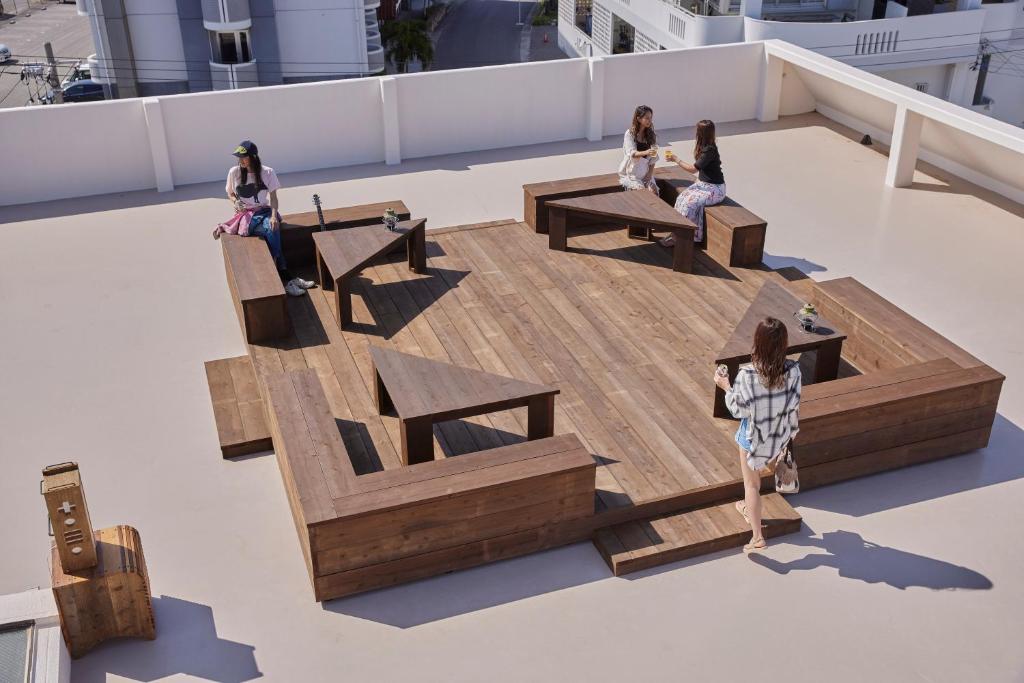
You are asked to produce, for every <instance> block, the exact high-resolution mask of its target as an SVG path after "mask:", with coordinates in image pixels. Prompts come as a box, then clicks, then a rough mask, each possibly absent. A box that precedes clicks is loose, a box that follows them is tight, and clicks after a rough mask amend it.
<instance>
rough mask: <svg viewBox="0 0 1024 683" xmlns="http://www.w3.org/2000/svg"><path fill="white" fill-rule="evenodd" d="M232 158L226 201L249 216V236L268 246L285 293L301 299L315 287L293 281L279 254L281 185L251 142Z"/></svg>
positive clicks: (241, 146)
mask: <svg viewBox="0 0 1024 683" xmlns="http://www.w3.org/2000/svg"><path fill="white" fill-rule="evenodd" d="M232 154H233V155H234V156H236V157H238V164H237V165H235V166H232V167H231V169H230V170H229V171H228V180H227V185H226V186H225V190H227V193H228V199H229V200H231V204H232V205H233V206H234V207H235V211H236V212H239V213H241V212H245V211H251V212H252V217H251V218H250V219H249V227H248V234H249V235H251V236H254V237H259V238H260V239H262V240H263V241H264V242H266V243H267V248H269V249H270V255H271V256H272V257H273V258H274V265H276V266H277V272H278V275H280V276H281V282H283V283H284V285H285V287H284V288H285V291H286V292H288V294H290V295H292V296H302V295H303V294H305V293H306V290H307V289H309V288H310V287H313V286H314V285H315V284H316V283H314V282H312V281H310V280H303V279H302V278H299V277H293V276H292V274H291V273H290V272H289V271H288V266H287V264H286V263H285V259H284V252H283V251H282V250H281V214H280V213H278V211H277V191H278V190H279V189H280V188H281V181H279V180H278V179H277V174H276V173H274V169H272V168H271V167H270V166H265V165H263V162H261V161H260V155H259V149H257V147H256V145H255V143H253V142H252V141H250V140H244V141H242V142H241V143H240V144H239V145H238V147H236V148H235V151H234V152H233V153H232ZM215 236H218V235H216V234H215Z"/></svg>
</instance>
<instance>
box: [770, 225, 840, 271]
mask: <svg viewBox="0 0 1024 683" xmlns="http://www.w3.org/2000/svg"><path fill="white" fill-rule="evenodd" d="M768 229H769V230H771V226H768ZM761 260H762V261H763V262H764V264H765V265H766V266H768V267H769V268H771V269H772V270H777V271H779V274H780V275H782V277H784V278H785V279H787V280H789V281H790V282H794V281H796V280H806V279H807V278H808V276H809V275H810V274H811V273H826V272H828V268H826V267H825V266H823V265H821V264H820V263H815V262H814V261H808V260H807V259H805V258H801V257H799V256H781V255H778V254H769V253H768V252H765V253H764V256H763V257H762V259H761Z"/></svg>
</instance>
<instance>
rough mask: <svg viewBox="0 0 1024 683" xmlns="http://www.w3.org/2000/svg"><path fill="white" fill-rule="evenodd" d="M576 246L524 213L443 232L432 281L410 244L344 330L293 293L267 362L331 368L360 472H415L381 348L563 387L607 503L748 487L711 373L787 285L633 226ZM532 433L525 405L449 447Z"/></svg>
mask: <svg viewBox="0 0 1024 683" xmlns="http://www.w3.org/2000/svg"><path fill="white" fill-rule="evenodd" d="M571 248H572V251H570V252H568V253H564V252H558V251H552V250H549V249H548V246H547V236H546V235H537V234H534V232H533V231H532V230H531V229H530V228H529V226H527V225H526V224H524V223H516V222H512V221H509V222H498V224H496V225H490V224H483V225H471V226H465V227H463V228H457V229H454V230H452V231H442V232H441V234H431V235H430V239H429V245H428V256H429V273H428V274H427V275H425V276H418V275H415V274H413V273H411V272H410V271H409V270H408V268H407V267H406V266H405V262H404V253H403V254H400V255H396V256H394V257H392V258H391V259H390V261H389V262H385V263H381V264H379V265H375V266H373V267H371V268H368V269H367V270H365V271H364V272H363V277H362V278H361V279H360V280H359V282H358V284H357V285H356V287H355V288H354V289H353V294H354V297H353V301H354V314H353V324H352V325H351V326H346V328H345V329H344V330H343V331H342V330H339V328H338V325H337V321H336V320H335V317H334V313H333V311H332V308H331V306H332V303H331V293H330V292H324V291H323V290H320V289H314V290H311V291H310V292H309V294H310V296H309V297H302V298H297V299H296V298H292V299H290V300H289V302H288V303H289V312H290V314H291V318H292V321H293V324H294V326H295V333H294V335H293V336H291V337H290V338H288V339H285V340H282V341H281V342H277V343H273V344H268V343H263V344H257V345H254V346H253V348H252V351H251V354H252V355H253V357H254V364H255V366H256V368H257V372H258V373H259V374H260V375H270V374H273V373H275V372H281V371H282V370H286V371H287V370H295V369H301V368H304V367H311V368H314V369H317V370H318V371H319V374H320V378H321V383H322V384H323V385H324V387H325V392H326V394H327V397H328V400H329V401H330V403H331V409H332V412H333V414H334V417H335V419H336V420H337V421H338V423H339V425H340V427H341V431H342V436H343V438H344V440H345V443H346V446H347V447H348V450H349V453H350V455H351V456H352V459H353V462H354V466H355V470H356V472H357V474H365V473H368V472H372V471H376V470H380V469H394V468H398V467H401V462H400V459H399V455H398V453H400V451H401V447H400V441H399V439H400V436H399V426H398V419H397V418H396V417H394V416H388V415H384V416H380V415H378V414H377V410H376V407H375V405H374V403H373V375H372V372H373V369H372V364H371V359H370V356H369V346H370V345H376V346H385V347H389V348H393V349H395V350H397V351H403V352H405V353H410V354H413V355H416V356H422V357H426V358H431V359H434V360H441V361H445V362H449V363H452V364H455V365H459V366H463V367H469V368H475V369H479V370H485V371H487V372H492V373H496V374H499V375H505V376H513V377H516V378H518V379H523V380H528V381H531V382H536V383H540V384H544V385H548V386H553V387H556V388H557V389H559V390H560V392H561V393H560V394H559V396H558V399H557V401H556V404H555V433H556V434H567V433H576V434H577V435H578V436H579V437H580V439H581V440H582V441H583V442H584V445H585V446H586V447H587V448H588V450H589V451H590V452H591V453H593V454H595V455H597V456H598V462H599V468H598V474H597V489H598V493H597V496H598V500H597V509H598V511H601V510H606V509H612V508H619V507H624V506H632V505H638V504H642V503H645V502H650V501H652V500H656V499H663V498H668V497H677V498H678V499H679V505H678V507H685V503H686V496H685V494H687V493H689V492H697V491H699V490H702V489H705V488H709V487H721V486H723V485H726V484H733V483H736V482H737V481H738V480H739V478H740V472H739V462H738V459H737V455H736V449H735V447H734V446H733V439H732V435H733V433H734V432H735V422H734V421H732V420H727V419H717V418H714V417H713V416H712V414H711V405H712V391H711V389H712V388H713V385H711V384H710V383H709V381H708V380H709V375H710V372H711V371H712V370H713V368H714V362H713V361H714V358H715V355H716V354H717V353H718V351H719V350H720V349H721V348H722V346H723V345H724V344H725V342H726V340H727V338H728V337H729V335H731V333H732V330H733V329H734V328H735V326H736V323H737V322H738V321H739V319H740V318H741V317H742V316H743V314H744V312H745V311H746V309H747V307H748V306H749V305H750V301H751V300H752V299H753V297H754V295H755V294H756V292H757V291H758V289H759V288H760V287H761V285H762V284H763V283H765V282H766V281H773V282H780V283H783V284H787V285H788V283H787V281H786V279H785V278H784V277H783V276H781V275H779V274H778V273H776V272H774V271H772V270H770V269H768V268H764V269H756V270H755V269H747V268H726V267H723V266H721V265H719V264H717V263H715V262H714V261H713V260H711V259H710V258H708V257H707V256H706V255H704V254H703V253H700V254H699V255H698V256H697V263H696V266H695V269H694V275H695V276H696V277H693V276H681V275H680V274H678V273H675V272H673V271H672V269H671V265H672V264H671V251H670V250H668V249H665V248H663V247H661V246H660V245H658V244H656V243H654V242H642V241H636V240H631V239H629V238H627V237H626V235H625V233H624V232H623V231H621V230H614V231H609V230H603V229H600V228H595V229H592V230H587V231H583V232H579V233H576V232H574V234H573V237H572V239H571ZM307 275H308V276H309V277H313V273H312V271H310V272H308V273H307ZM793 288H794V291H800V287H799V285H793ZM808 368H809V369H808V372H811V370H810V368H813V365H812V364H811V365H808ZM845 370H846V373H845V374H852V373H854V372H856V371H855V370H854V369H853V368H851V367H850V366H848V365H847V366H846V367H845ZM811 378H812V375H810V374H809V375H808V380H810V379H811ZM525 434H526V409H525V408H520V409H516V410H509V411H502V412H499V413H494V414H492V415H486V416H481V417H477V418H467V419H465V420H459V421H452V422H448V423H441V424H440V425H439V426H438V428H437V429H435V439H436V444H435V453H438V454H439V455H441V456H455V455H460V454H465V453H470V452H475V451H480V450H485V449H488V448H496V447H498V446H502V445H505V444H509V443H517V442H520V441H523V440H524V439H525Z"/></svg>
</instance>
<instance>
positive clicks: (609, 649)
mask: <svg viewBox="0 0 1024 683" xmlns="http://www.w3.org/2000/svg"><path fill="white" fill-rule="evenodd" d="M721 129H722V130H721V135H722V136H723V137H722V139H721V141H720V147H721V149H722V153H723V157H724V159H725V172H726V176H727V178H728V181H729V188H730V194H731V195H733V196H734V197H736V198H737V199H738V200H739V201H740V202H742V203H744V204H746V205H748V206H749V207H750V208H751V209H752V210H753V211H755V212H756V213H758V214H760V215H762V216H765V217H766V218H767V219H768V222H769V232H768V242H767V251H768V252H769V253H770V257H768V259H767V260H768V261H769V263H771V264H773V265H782V264H793V265H797V266H798V267H801V268H802V269H804V270H805V271H807V272H810V273H811V275H812V276H813V277H815V278H817V279H828V278H831V277H837V276H841V275H847V274H853V275H855V276H856V277H858V278H859V279H860V280H862V281H863V282H864V283H865V284H867V285H868V286H870V287H872V288H874V289H876V290H877V291H879V292H880V293H881V294H883V295H884V296H886V297H888V298H890V299H891V300H893V301H894V302H896V303H897V304H899V305H901V306H903V307H904V308H906V309H907V310H908V311H909V312H911V313H912V314H913V315H915V316H917V317H919V318H920V319H921V320H923V321H925V322H926V323H928V324H929V325H932V326H933V327H935V328H936V329H937V330H939V331H940V332H942V333H943V334H945V335H947V336H948V337H950V338H951V339H953V340H954V341H956V342H957V343H959V344H961V345H963V346H965V347H966V348H967V349H968V350H970V351H971V352H972V353H974V354H975V355H977V356H979V357H981V358H982V359H983V360H985V361H986V362H988V363H989V364H991V365H992V366H994V367H995V368H997V369H998V370H1000V371H1002V372H1003V373H1005V374H1006V376H1007V382H1006V385H1005V387H1004V390H1003V398H1002V402H1001V404H1000V416H999V417H998V418H997V422H996V426H995V429H994V431H993V435H992V441H991V444H990V446H989V447H988V448H987V449H985V450H983V451H979V452H976V453H973V454H969V455H966V456H961V457H958V458H953V459H950V460H946V461H942V462H938V463H933V464H929V465H924V466H919V467H914V468H910V469H907V470H902V471H898V472H893V473H888V474H885V475H880V476H875V477H871V478H867V479H862V480H858V481H855V482H849V483H846V484H842V485H838V486H833V487H828V488H825V489H820V490H815V491H811V492H808V493H806V494H801V495H799V496H796V497H794V498H793V499H792V502H793V503H794V504H795V505H796V506H797V507H798V509H799V510H800V512H801V514H802V515H803V516H804V520H805V526H806V528H805V531H804V533H803V534H802V535H799V536H796V537H790V538H787V539H782V540H780V542H778V543H777V544H775V545H773V546H772V547H771V548H770V550H769V551H768V552H767V553H765V555H764V557H765V558H768V559H767V560H761V561H757V560H755V559H752V558H749V557H746V556H744V555H742V554H741V553H738V552H726V553H720V554H717V555H713V556H709V557H707V558H702V559H699V560H694V561H689V562H683V563H677V564H673V565H668V566H666V567H662V568H659V569H657V570H653V571H649V572H645V573H641V574H637V575H633V576H630V577H628V578H614V577H612V576H610V573H609V571H608V570H607V568H606V567H605V565H604V563H603V562H602V560H601V559H600V557H599V556H598V553H597V552H596V550H594V549H593V547H592V546H591V545H590V544H578V545H575V546H571V547H567V548H562V549H558V550H554V551H550V552H546V553H541V554H537V555H533V556H529V557H524V558H520V559H516V560H511V561H507V562H502V563H498V564H494V565H490V566H486V567H481V568H478V569H474V570H469V571H464V572H459V573H456V574H452V575H448V576H444V577H439V578H435V579H429V580H425V581H421V582H417V583H414V584H409V585H405V586H401V587H397V588H394V589H390V590H383V591H377V592H373V593H369V594H366V595H362V596H356V597H353V598H349V599H345V600H337V601H333V602H330V603H327V604H325V605H323V606H321V605H320V604H317V603H314V602H313V601H312V598H311V592H310V587H309V581H308V577H307V576H306V573H305V569H304V566H303V563H302V559H301V555H300V552H299V548H298V543H297V540H296V537H295V531H294V527H293V525H292V522H291V518H290V515H289V511H288V506H287V503H286V500H285V496H284V491H283V488H282V485H281V481H280V475H279V473H278V471H277V466H276V463H275V461H274V459H273V457H270V456H254V457H251V458H249V459H244V460H242V461H239V462H225V461H223V460H221V459H220V457H219V453H218V449H217V438H216V433H215V429H214V424H213V417H212V414H211V409H210V404H209V396H208V393H207V387H206V380H205V376H204V373H203V361H204V360H208V359H214V358H222V357H226V356H233V355H238V354H241V353H243V352H244V347H243V345H242V341H241V337H240V333H239V330H238V324H237V321H236V319H235V315H234V311H233V310H232V307H231V303H230V300H229V298H228V292H227V288H226V286H225V283H224V275H223V264H222V261H221V256H220V249H219V247H218V245H216V244H215V243H214V242H212V241H211V240H210V238H209V232H210V229H211V228H212V226H213V224H214V223H215V222H216V221H217V220H219V219H221V218H223V217H224V213H225V209H227V204H226V203H225V202H224V201H223V200H222V199H220V197H221V192H222V186H221V185H220V184H218V183H211V184H207V185H203V186H196V187H187V188H181V189H179V190H177V191H175V192H173V193H170V194H156V193H151V192H143V193H132V194H127V195H120V196H108V197H99V198H93V199H80V200H68V201H61V202H54V203H48V204H38V205H30V206H23V207H14V208H7V209H5V210H4V212H3V213H2V214H0V244H3V245H4V248H3V249H2V250H0V326H2V331H3V334H2V337H0V338H2V340H3V342H2V343H3V347H2V353H0V378H3V379H2V382H0V463H2V469H0V519H2V520H4V524H3V527H2V528H3V531H2V532H0V542H2V548H3V553H2V554H0V593H8V592H15V591H20V590H24V589H26V588H30V587H32V586H42V585H46V584H47V581H48V574H47V571H48V570H47V555H48V553H47V547H48V543H49V539H48V538H47V537H46V520H45V511H44V507H43V503H42V500H41V499H40V497H39V496H38V489H37V481H38V480H39V478H40V470H41V468H42V467H43V466H44V465H46V464H49V463H55V462H60V461H64V460H76V461H78V462H79V463H80V464H81V466H82V469H83V474H84V479H85V486H86V491H87V494H88V497H89V503H90V510H91V513H92V518H93V521H94V523H95V524H96V525H97V526H107V525H112V524H116V523H128V524H132V525H134V526H136V527H137V528H138V529H139V530H140V532H141V533H142V539H143V544H144V547H145V551H146V559H147V562H148V564H149V567H150V573H151V577H152V584H153V592H154V596H155V599H154V607H155V610H156V618H157V630H158V634H159V636H158V638H157V640H156V641H154V642H149V643H147V642H131V641H124V642H119V643H111V644H108V645H105V646H103V647H102V648H100V649H99V650H97V651H95V652H93V653H92V654H90V655H89V656H87V657H85V658H84V659H82V660H79V661H77V662H75V663H74V668H73V677H72V680H73V681H77V682H91V681H102V680H111V681H122V680H139V681H152V680H158V679H160V680H163V679H165V677H166V678H167V679H168V680H190V679H208V680H214V681H225V682H236V681H237V682H240V681H245V680H251V679H254V678H259V677H262V678H263V679H264V680H268V681H340V680H353V681H371V680H372V681H401V680H409V679H416V680H424V681H476V680H489V681H523V680H560V681H577V680H587V681H605V680H609V681H611V680H616V681H622V680H727V681H728V680H738V679H740V677H747V676H751V677H763V678H765V679H768V680H786V681H822V680H828V681H860V680H865V679H868V680H877V681H912V680H926V681H962V680H978V681H1020V680H1024V648H1021V647H1020V643H1019V635H1020V634H1021V633H1022V631H1024V617H1022V608H1024V585H1022V582H1021V580H1020V579H1021V570H1020V567H1021V566H1024V546H1022V545H1021V544H1020V543H1019V538H1020V533H1019V531H1018V529H1017V526H1018V525H1019V523H1020V520H1021V513H1020V504H1019V501H1020V500H1021V499H1022V498H1024V460H1022V458H1021V454H1022V452H1024V433H1022V431H1021V427H1022V426H1024V390H1022V388H1021V383H1020V379H1021V377H1022V376H1024V354H1022V349H1024V344H1022V343H1021V338H1022V337H1024V325H1022V323H1021V318H1020V313H1021V307H1020V296H1021V292H1024V275H1022V272H1021V269H1020V266H1019V255H1020V254H1021V253H1024V209H1022V207H1021V206H1019V205H1014V204H1012V203H1009V202H1006V201H1003V200H1000V199H998V198H996V197H994V196H992V195H990V194H989V193H986V192H983V191H981V190H978V188H976V187H973V186H969V185H967V184H965V183H963V182H961V181H958V180H953V181H952V182H949V179H948V178H947V177H946V176H945V175H944V174H940V173H936V172H934V171H930V172H929V173H928V174H925V173H922V172H919V176H918V183H917V184H916V185H915V186H914V187H912V188H907V189H899V190H890V189H886V188H884V187H883V183H882V179H883V177H884V172H885V163H886V158H885V156H884V155H883V154H880V153H879V152H878V151H877V150H875V149H871V148H866V147H862V146H860V145H859V144H857V143H856V142H855V139H859V136H857V137H856V138H854V139H850V138H848V137H846V136H845V135H844V134H843V133H844V130H845V129H841V128H839V127H837V126H834V125H833V124H831V123H830V122H828V121H826V120H825V119H822V118H821V117H819V116H817V115H809V116H802V117H796V118H793V119H787V120H784V121H782V122H780V123H779V124H775V125H768V126H765V125H761V124H756V123H743V124H734V125H724V126H722V127H721ZM846 132H848V131H846ZM691 134H692V131H690V130H676V131H663V132H662V136H663V137H662V139H663V140H675V141H688V140H689V139H690V135H691ZM664 144H665V143H664V142H663V146H664ZM689 144H690V143H689V142H681V144H678V145H677V146H676V149H677V151H679V152H680V153H685V150H686V149H687V147H688V145H689ZM616 145H617V139H616V138H615V137H614V136H613V137H609V138H607V139H606V140H604V141H603V142H602V143H600V144H595V143H586V142H582V141H581V142H576V143H565V144H554V145H545V146H537V147H531V148H523V149H516V150H504V151H495V152H487V153H476V154H466V155H459V156H454V157H445V158H439V159H429V160H419V161H412V162H406V163H404V164H402V165H401V166H397V167H385V166H383V165H380V166H366V167H360V168H352V169H337V170H332V171H321V172H311V173H303V174H292V175H289V176H285V177H284V178H283V181H284V183H285V185H286V189H285V190H283V192H282V197H283V206H282V210H283V211H284V212H286V213H287V212H291V211H304V210H307V209H309V208H310V203H309V197H310V195H311V194H312V193H313V192H314V191H315V192H319V193H320V195H321V196H322V197H323V199H324V202H325V205H326V206H338V205H346V204H354V203H361V202H369V201H377V200H384V199H388V198H393V197H401V198H404V199H405V201H406V202H407V204H408V205H409V206H410V207H411V208H412V209H413V211H414V213H416V214H420V215H425V216H427V217H428V218H429V219H430V224H429V225H432V226H434V227H441V226H445V225H453V224H458V223H465V222H475V221H483V220H492V219H499V218H506V217H521V216H522V194H521V190H520V187H519V186H520V185H522V184H523V183H524V182H533V181H536V180H542V179H548V178H555V177H570V176H573V175H583V174H592V173H599V172H604V171H611V170H614V168H615V167H616V165H617V162H618V155H619V152H618V150H617V149H616ZM266 161H267V162H268V163H270V164H271V165H272V164H273V159H268V160H266ZM230 162H231V158H230V157H229V156H227V151H226V154H225V170H226V169H227V166H228V164H229V163H230ZM801 558H807V559H805V560H803V561H802V562H801V563H799V564H796V565H794V566H791V567H790V570H789V571H788V573H780V572H785V571H786V570H785V569H784V568H780V566H779V563H788V562H792V561H797V560H800V559H801Z"/></svg>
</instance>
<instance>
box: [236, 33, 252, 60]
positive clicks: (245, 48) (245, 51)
mask: <svg viewBox="0 0 1024 683" xmlns="http://www.w3.org/2000/svg"><path fill="white" fill-rule="evenodd" d="M238 39H239V42H240V43H241V45H242V61H243V62H250V61H252V58H251V57H250V56H249V34H248V33H240V34H239V35H238Z"/></svg>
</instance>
